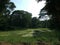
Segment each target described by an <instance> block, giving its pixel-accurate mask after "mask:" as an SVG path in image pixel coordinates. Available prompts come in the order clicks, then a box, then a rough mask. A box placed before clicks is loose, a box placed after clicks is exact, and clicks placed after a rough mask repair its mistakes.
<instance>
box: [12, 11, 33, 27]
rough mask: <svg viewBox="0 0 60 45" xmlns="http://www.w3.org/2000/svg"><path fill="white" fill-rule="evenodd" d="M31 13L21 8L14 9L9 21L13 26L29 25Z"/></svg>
mask: <svg viewBox="0 0 60 45" xmlns="http://www.w3.org/2000/svg"><path fill="white" fill-rule="evenodd" d="M31 16H32V14H31V13H29V12H27V11H23V10H15V11H14V12H13V13H12V15H11V22H12V25H14V26H19V27H29V26H30V23H31V18H32V17H31Z"/></svg>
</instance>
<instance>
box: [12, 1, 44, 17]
mask: <svg viewBox="0 0 60 45" xmlns="http://www.w3.org/2000/svg"><path fill="white" fill-rule="evenodd" d="M11 1H12V2H14V3H15V5H16V8H15V10H25V11H28V12H30V13H32V17H38V14H39V12H40V10H41V9H42V8H43V7H44V6H45V1H42V2H39V3H37V2H36V0H11Z"/></svg>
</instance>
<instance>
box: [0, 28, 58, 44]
mask: <svg viewBox="0 0 60 45" xmlns="http://www.w3.org/2000/svg"><path fill="white" fill-rule="evenodd" d="M35 31H38V32H35ZM34 35H35V36H34ZM37 40H40V41H46V42H56V41H58V38H57V37H56V35H55V32H54V31H51V30H49V29H47V28H37V29H23V30H15V31H0V41H5V42H11V43H15V42H35V41H37Z"/></svg>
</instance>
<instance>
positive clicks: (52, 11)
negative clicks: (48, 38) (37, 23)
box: [38, 0, 60, 29]
mask: <svg viewBox="0 0 60 45" xmlns="http://www.w3.org/2000/svg"><path fill="white" fill-rule="evenodd" d="M39 1H40V0H38V2H39ZM59 4H60V0H46V5H45V7H44V8H43V10H46V11H47V14H48V15H52V18H51V28H53V29H60V6H59Z"/></svg>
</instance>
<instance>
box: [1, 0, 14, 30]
mask: <svg viewBox="0 0 60 45" xmlns="http://www.w3.org/2000/svg"><path fill="white" fill-rule="evenodd" d="M14 8H15V5H14V3H13V2H10V0H0V29H1V30H2V29H6V28H8V27H9V18H10V13H11V11H12V10H13V9H14Z"/></svg>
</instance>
